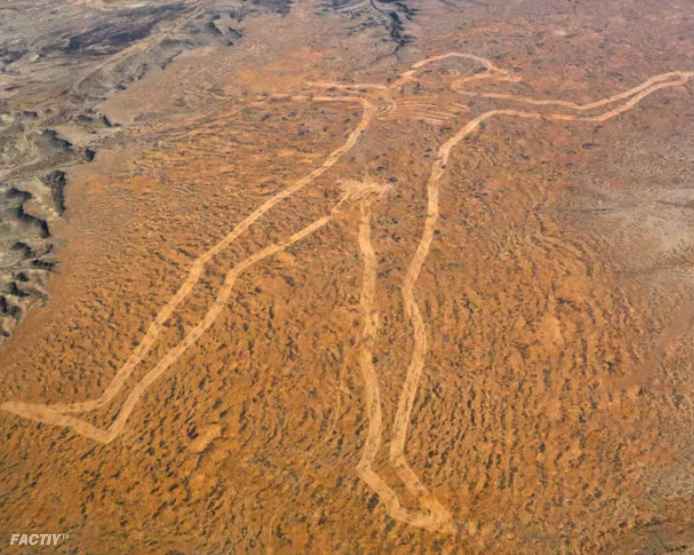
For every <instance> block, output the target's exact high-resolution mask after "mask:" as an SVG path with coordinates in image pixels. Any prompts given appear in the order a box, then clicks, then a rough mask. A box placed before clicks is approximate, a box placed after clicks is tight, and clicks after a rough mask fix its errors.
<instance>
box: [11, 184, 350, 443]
mask: <svg viewBox="0 0 694 555" xmlns="http://www.w3.org/2000/svg"><path fill="white" fill-rule="evenodd" d="M345 199H346V196H344V197H343V198H342V199H341V200H340V202H339V203H338V204H337V205H336V206H335V208H334V209H333V211H332V212H331V213H330V214H329V215H327V216H323V217H322V218H319V219H318V220H316V221H315V222H313V223H311V224H310V225H308V226H306V227H305V228H303V229H301V230H300V231H298V232H296V233H294V234H293V235H291V236H290V237H289V238H288V239H286V240H285V241H283V242H281V243H276V244H273V245H270V246H268V247H265V248H264V249H262V250H260V251H258V252H257V253H255V254H254V255H252V256H250V257H248V258H247V259H245V260H244V261H243V262H240V263H239V264H237V265H236V266H234V267H233V268H232V269H231V270H229V272H228V273H227V274H226V276H225V279H224V284H223V285H222V287H221V288H220V289H219V291H218V293H217V297H216V298H215V300H214V303H213V304H212V306H211V307H210V309H209V310H208V311H207V313H206V314H205V317H204V318H203V320H202V321H201V322H200V323H198V324H197V325H196V326H195V327H194V328H193V329H192V330H191V331H190V332H188V334H187V335H186V336H185V337H184V338H183V340H182V341H181V342H180V343H178V345H176V346H175V347H174V348H172V349H171V350H169V351H168V352H167V353H166V354H165V355H164V356H163V357H162V358H161V359H160V360H159V362H158V363H157V365H156V366H155V367H154V368H153V369H151V370H150V371H149V372H147V374H146V375H145V376H144V377H143V378H142V380H140V382H138V384H137V385H136V386H135V387H134V388H133V390H132V391H131V392H130V394H129V395H128V397H127V399H126V400H125V402H124V403H123V406H122V407H121V409H120V411H119V413H118V416H117V417H116V419H115V420H114V421H113V423H112V424H111V426H109V428H108V429H107V430H102V429H100V428H97V427H96V426H94V425H92V424H90V423H89V422H86V421H84V420H81V419H79V418H76V417H74V416H68V415H66V414H64V413H61V412H59V411H57V410H55V406H51V405H43V404H33V403H22V402H16V401H10V402H6V403H3V404H2V405H0V408H1V409H2V410H4V411H7V412H11V413H14V414H16V415H18V416H21V417H23V418H27V419H29V420H35V421H38V422H43V423H45V424H51V425H54V426H65V427H68V428H72V429H73V430H74V431H75V432H77V433H79V434H81V435H83V436H85V437H88V438H89V439H93V440H94V441H98V442H99V443H110V442H111V441H113V440H114V439H115V438H116V437H118V435H119V434H120V433H121V432H122V431H123V430H124V429H125V425H126V423H127V421H128V417H129V416H130V413H132V411H133V409H134V408H135V406H136V405H137V403H138V402H139V401H140V398H141V397H142V395H143V394H144V393H145V391H146V390H147V388H148V387H149V386H150V385H152V384H153V383H154V382H155V381H156V380H157V379H158V378H159V377H161V375H162V374H163V373H164V372H166V370H167V369H168V368H169V367H170V366H171V365H172V364H174V363H175V362H176V361H177V360H178V359H179V358H180V357H181V356H182V355H183V353H185V351H186V350H188V349H189V348H190V347H191V346H192V345H194V344H195V343H196V342H197V340H198V339H199V338H200V337H201V336H202V335H203V334H204V333H205V332H206V331H207V330H208V329H209V328H210V326H212V324H213V323H214V322H215V320H216V319H217V318H218V317H219V315H220V313H221V312H222V310H224V307H225V306H226V304H227V302H228V301H229V297H230V296H231V292H232V290H233V288H234V284H235V282H236V279H237V278H238V276H239V275H240V274H242V273H243V272H244V271H246V270H247V269H248V268H250V267H251V266H252V265H254V264H256V263H257V262H260V261H261V260H263V259H264V258H267V257H269V256H273V255H275V254H277V253H279V252H281V251H283V250H285V249H286V248H287V247H289V246H291V245H293V244H294V243H297V242H298V241H301V240H302V239H305V238H306V237H308V236H309V235H311V234H312V233H315V232H316V231H318V230H319V229H320V228H321V227H323V226H324V225H326V224H327V223H328V222H330V220H331V219H332V218H333V216H334V215H335V212H336V211H337V210H338V208H339V206H340V205H341V204H342V202H344V200H345Z"/></svg>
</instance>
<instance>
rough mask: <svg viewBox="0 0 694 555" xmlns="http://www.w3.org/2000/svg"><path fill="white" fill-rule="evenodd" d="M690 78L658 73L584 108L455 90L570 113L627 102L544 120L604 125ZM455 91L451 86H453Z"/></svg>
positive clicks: (689, 74) (687, 74) (691, 73)
mask: <svg viewBox="0 0 694 555" xmlns="http://www.w3.org/2000/svg"><path fill="white" fill-rule="evenodd" d="M692 78H694V71H671V72H668V73H662V74H660V75H655V76H654V77H651V78H650V79H647V80H646V81H644V82H643V83H641V84H640V85H637V86H636V87H633V88H631V89H629V90H626V91H624V92H621V93H618V94H615V95H612V96H609V97H607V98H603V99H600V100H596V101H594V102H589V103H586V104H579V103H576V102H570V101H566V100H556V99H536V98H532V97H527V96H518V95H514V94H507V93H482V92H475V91H463V90H459V89H456V90H457V92H459V93H460V94H463V95H465V96H471V97H478V98H490V99H496V100H508V101H511V102H517V103H522V104H529V105H532V106H537V107H549V106H554V107H561V108H566V109H568V110H570V111H572V112H579V113H582V112H590V111H593V110H596V109H598V108H602V107H605V106H609V105H611V104H615V103H617V102H619V101H622V100H628V101H627V102H625V103H624V104H622V105H621V106H618V107H617V108H614V109H612V110H608V111H607V112H605V113H603V114H600V115H597V116H588V117H580V118H577V117H576V116H574V115H564V114H549V115H548V116H547V117H550V119H557V120H567V121H572V120H574V119H580V120H588V121H605V120H607V119H610V118H611V117H614V116H615V115H617V114H620V113H622V112H625V111H627V110H629V109H631V108H632V107H633V106H635V105H636V104H638V103H639V102H640V101H641V100H642V99H643V98H645V97H646V96H648V95H650V94H651V93H653V92H655V91H657V90H659V89H664V88H668V87H676V86H681V85H685V84H686V83H687V82H688V81H689V80H691V79H692ZM454 88H455V85H454Z"/></svg>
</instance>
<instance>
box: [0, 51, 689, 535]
mask: <svg viewBox="0 0 694 555" xmlns="http://www.w3.org/2000/svg"><path fill="white" fill-rule="evenodd" d="M449 58H464V59H469V60H472V61H474V62H476V63H479V64H480V65H482V66H483V67H484V68H485V70H484V71H483V72H481V73H478V74H475V75H473V76H470V77H466V78H462V79H458V80H457V81H455V82H454V83H453V84H452V88H453V89H454V90H455V91H456V92H458V93H462V94H467V95H471V96H483V97H485V98H491V99H497V100H509V101H513V102H521V103H526V104H531V105H534V106H558V107H561V108H566V109H568V110H572V111H575V112H586V111H591V110H595V109H597V108H601V107H604V106H608V105H610V104H615V103H617V102H619V101H624V100H626V102H624V103H623V104H621V105H619V106H616V107H614V108H613V109H611V110H608V111H606V112H603V113H601V114H597V115H592V116H588V115H586V116H581V115H575V114H562V113H543V112H530V111H519V110H511V109H498V110H491V111H488V112H484V113H482V114H480V115H479V116H477V117H476V118H474V119H472V120H471V121H469V122H468V123H466V124H465V125H464V126H463V127H462V128H461V129H460V130H459V131H458V132H457V133H455V134H454V135H453V136H452V137H451V138H450V139H448V140H447V141H446V142H445V143H444V144H443V145H441V147H440V148H439V150H438V152H437V156H436V159H435V161H434V163H433V166H432V169H431V172H430V175H429V178H428V180H427V185H426V189H427V213H426V218H425V221H424V228H423V230H422V233H421V236H420V239H419V242H418V245H417V248H416V251H415V254H414V256H413V258H412V260H411V261H410V263H409V265H408V268H407V272H406V275H405V278H404V280H403V284H402V287H401V294H402V298H403V303H404V308H405V313H406V317H407V319H408V320H409V322H410V324H411V325H412V329H413V334H414V347H413V350H412V354H411V359H410V363H409V365H408V367H407V371H406V377H405V382H404V384H403V387H402V392H401V394H400V397H399V400H398V406H397V411H396V414H395V418H394V424H393V436H392V439H391V441H390V445H389V462H390V464H391V465H392V466H393V468H394V470H395V471H396V473H397V475H398V477H399V478H400V479H401V480H402V482H403V483H404V485H405V486H406V488H407V489H408V491H409V492H410V493H411V494H412V495H413V496H414V497H415V498H416V499H417V500H418V502H419V504H420V506H421V510H419V511H414V510H410V509H405V508H404V507H402V504H401V502H400V500H399V498H398V496H397V495H396V494H395V492H394V491H393V490H392V489H391V488H390V487H389V486H388V485H387V484H386V483H385V481H384V480H383V479H382V478H381V477H380V476H379V475H378V474H377V473H376V472H375V471H374V470H373V463H374V460H375V457H376V454H377V453H378V451H379V450H380V448H381V445H382V435H383V415H382V401H381V394H380V386H379V380H378V375H377V373H376V369H375V367H374V364H373V353H372V346H373V343H374V340H375V338H376V336H377V333H378V317H377V314H376V312H375V287H376V254H375V252H374V249H373V245H372V243H371V215H370V214H371V212H370V202H371V201H370V200H369V198H364V193H365V192H366V194H367V197H368V193H369V192H371V193H373V192H375V190H374V189H373V188H371V189H369V186H367V187H366V189H365V190H358V188H357V190H356V191H347V192H346V193H345V194H344V195H343V197H342V199H341V200H340V202H339V203H338V204H337V205H336V206H335V207H334V208H333V211H332V212H331V213H330V214H329V215H326V216H324V217H322V218H320V219H318V220H316V221H314V222H313V223H312V224H310V225H308V226H306V227H304V228H303V229H301V230H300V231H298V232H296V233H294V234H292V235H290V236H289V237H288V238H287V239H286V240H285V241H283V242H281V243H277V244H274V245H271V246H268V247H266V248H264V249H262V250H261V251H258V252H257V253H256V254H254V255H252V256H250V257H249V258H247V259H246V260H244V261H242V262H241V263H239V264H238V265H236V266H235V267H234V268H232V269H231V270H230V271H229V272H228V273H227V274H226V277H225V281H224V284H223V286H222V287H221V288H220V290H219V291H218V294H217V297H216V299H215V301H214V303H213V304H212V306H211V308H210V309H209V310H208V312H207V313H206V315H205V317H204V318H203V320H202V321H201V322H200V323H199V324H198V325H197V326H196V327H194V328H193V329H192V330H191V331H190V332H189V333H188V335H186V336H185V338H184V339H183V340H182V341H181V342H180V343H179V344H178V345H176V346H175V347H173V348H172V349H171V350H169V351H168V352H167V353H166V355H165V356H164V357H163V358H162V359H161V360H160V361H159V362H158V364H157V365H156V366H155V367H154V368H153V369H151V370H149V371H148V372H147V374H146V375H145V376H144V378H143V379H142V380H141V381H140V382H139V383H138V384H137V385H136V386H135V388H134V389H133V390H132V391H131V392H130V394H129V395H128V397H127V398H126V401H125V402H124V404H123V406H122V407H121V410H120V411H119V414H118V417H117V418H116V420H115V421H114V422H113V424H112V425H111V426H110V427H109V428H108V429H107V430H102V429H98V428H96V427H94V426H93V425H91V424H89V423H88V422H86V421H84V420H81V419H78V418H76V417H73V416H69V414H70V413H79V412H86V411H91V410H95V409H98V408H100V407H103V406H104V405H106V404H107V403H109V402H110V401H112V400H113V399H114V397H115V396H116V395H117V394H118V392H119V391H120V390H121V389H122V387H123V385H124V384H125V381H126V380H127V379H128V377H129V376H130V375H131V374H132V372H133V371H134V369H135V367H136V366H137V364H139V363H140V362H141V361H142V359H143V358H144V357H145V356H146V355H147V354H148V353H149V351H150V350H151V348H152V346H153V345H154V343H155V341H156V340H157V338H158V336H159V335H160V333H161V332H162V330H163V329H164V324H165V323H166V322H167V321H168V320H169V318H171V316H172V315H173V314H174V312H175V310H176V309H177V308H178V307H179V305H180V304H181V303H182V302H183V301H184V300H185V299H186V298H187V297H188V296H189V295H190V294H191V292H192V290H193V287H194V286H195V285H196V283H197V282H198V281H199V280H200V278H201V276H202V274H203V272H204V271H205V266H206V264H207V263H208V262H210V260H211V259H212V258H213V257H215V256H216V255H218V254H219V253H220V252H222V250H223V249H225V248H226V247H228V246H229V245H230V244H231V243H232V242H234V241H235V240H236V239H237V238H238V237H239V236H240V235H241V234H243V233H244V232H245V231H246V230H247V229H248V228H249V227H250V226H251V225H253V224H254V223H255V222H256V221H257V220H259V219H260V218H261V217H262V216H263V215H264V214H265V213H267V212H268V211H269V210H270V209H271V208H273V207H274V206H276V205H277V204H278V203H280V202H281V201H282V200H284V199H286V198H288V197H290V196H291V195H293V194H295V193H296V192H298V191H299V190H301V189H302V188H304V187H306V186H307V185H309V184H310V183H312V182H313V181H314V180H316V179H317V178H318V177H319V176H321V175H322V174H323V173H325V171H327V170H328V169H329V168H331V167H332V166H334V165H335V164H336V163H337V162H338V160H340V159H341V158H342V157H343V156H344V155H345V154H346V153H347V152H349V151H350V150H351V149H352V148H353V147H354V146H355V145H356V144H357V142H358V140H359V138H360V136H361V135H362V133H363V132H364V131H365V130H366V129H367V128H368V126H369V125H370V123H371V122H372V120H373V118H374V116H375V115H376V112H377V109H376V106H375V104H374V103H372V102H370V101H369V100H368V99H367V98H364V97H360V96H303V97H289V96H287V97H285V98H293V99H301V100H309V101H318V102H322V101H324V102H358V103H360V104H361V105H362V108H363V114H362V118H361V120H360V122H359V124H358V125H357V127H356V128H355V129H354V130H353V131H352V132H351V133H350V134H349V136H348V138H347V140H346V142H345V143H344V144H343V145H342V146H340V147H339V148H338V149H336V150H335V151H333V152H332V153H331V154H330V155H329V156H328V158H327V159H326V160H325V162H323V164H322V165H321V166H320V167H318V168H317V169H315V170H313V171H312V172H311V173H309V174H308V175H306V176H305V177H303V178H302V179H300V180H298V181H297V182H295V183H294V184H293V185H291V186H290V187H288V188H287V189H285V190H283V191H282V192H280V193H278V194H277V195H275V196H273V197H271V198H270V199H269V200H267V201H266V202H265V203H264V204H262V205H261V206H260V207H259V208H257V209H256V210H255V211H254V212H253V213H251V215H249V216H248V217H247V218H246V219H244V220H243V221H242V222H241V223H239V224H238V225H237V226H236V227H235V228H234V229H233V230H232V231H231V232H230V233H229V234H228V235H227V236H226V237H225V238H224V239H223V240H222V241H220V242H219V243H217V244H216V245H215V246H214V247H212V248H211V249H210V250H208V251H207V252H205V253H204V254H203V255H201V256H200V257H199V258H197V259H196V260H195V261H194V263H193V265H192V267H191V270H190V272H189V274H188V277H187V278H186V280H185V281H184V282H183V284H182V285H181V287H180V288H179V289H178V291H177V292H176V293H175V294H174V296H173V297H172V298H171V300H170V301H169V302H168V303H167V304H166V305H164V307H163V308H162V309H161V310H160V311H159V313H158V314H157V316H156V318H155V320H154V321H153V322H152V324H150V326H149V328H148V330H147V332H146V333H145V335H144V337H143V338H142V340H141V341H140V343H139V344H138V346H137V347H136V348H135V350H134V351H133V352H132V354H131V355H130V357H129V358H128V360H127V361H126V363H125V364H124V365H123V366H122V367H121V369H120V370H119V371H118V373H117V374H116V376H115V377H114V379H113V380H112V382H111V383H110V384H109V385H108V387H107V388H106V390H105V391H104V393H103V394H102V395H101V396H100V397H99V398H98V399H93V400H89V401H84V402H81V403H72V404H53V405H44V404H30V403H21V402H14V401H13V402H6V403H4V404H2V405H0V408H1V409H2V410H5V411H7V412H11V413H14V414H16V415H18V416H21V417H24V418H28V419H31V420H35V421H39V422H44V423H47V424H52V425H57V426H65V427H69V428H72V429H73V430H74V431H76V432H78V433H80V434H82V435H84V436H86V437H88V438H90V439H93V440H95V441H99V442H101V443H108V442H110V441H113V440H114V439H115V438H116V437H117V436H118V435H119V434H120V433H121V432H122V431H123V430H124V429H125V425H126V423H127V420H128V417H129V416H130V414H131V412H132V411H133V409H134V407H135V406H136V404H137V403H138V402H139V400H140V398H141V397H142V395H143V394H144V393H145V391H146V390H147V388H148V387H149V386H150V385H152V384H153V383H154V382H155V381H156V380H157V379H158V378H159V377H161V376H162V375H163V374H164V373H165V372H166V370H167V369H168V368H169V367H170V366H171V365H172V364H174V363H175V362H176V361H177V360H178V359H179V358H180V357H181V356H182V355H183V353H184V352H185V351H186V350H187V349H188V348H190V347H191V346H192V345H193V344H195V342H196V341H197V340H198V339H199V338H200V337H201V336H202V335H203V334H204V333H205V332H206V331H207V330H208V329H209V327H210V326H211V325H212V324H213V323H214V321H215V320H216V319H217V317H218V316H219V314H220V313H221V312H222V310H223V308H224V306H225V305H226V303H227V302H228V300H229V297H230V295H231V291H232V289H233V286H234V283H235V281H236V278H237V277H238V276H239V275H240V274H241V273H242V272H244V271H245V270H247V269H248V268H249V267H251V266H252V265H253V264H255V263H257V262H259V261H260V260H262V259H264V258H267V257H269V256H273V255H275V254H277V253H279V252H281V251H282V250H284V249H286V248H287V247H289V246H290V245H292V244H295V243H296V242H298V241H301V240H302V239H304V238H306V237H308V236H309V235H311V234H312V233H314V232H315V231H317V230H318V229H320V228H321V227H323V226H324V225H326V224H327V223H328V222H329V221H330V220H331V219H332V217H333V215H334V213H335V211H336V210H337V209H338V208H339V206H340V204H341V203H343V202H345V201H346V200H348V199H352V200H357V199H358V200H361V219H360V223H359V247H360V251H361V253H362V260H363V264H364V271H363V280H362V292H361V298H360V306H361V312H362V318H363V336H362V344H361V352H360V356H359V360H360V367H361V373H362V378H363V381H364V388H365V401H366V407H367V417H368V420H369V422H368V431H367V438H366V442H365V445H364V448H363V452H362V456H361V459H360V462H359V463H358V466H357V472H358V474H359V476H360V477H361V478H362V480H363V481H364V482H365V483H366V484H367V485H368V486H369V487H370V488H371V489H373V490H374V491H375V492H376V493H377V494H378V495H379V497H380V499H381V500H382V502H383V503H384V505H385V507H386V510H387V512H388V514H389V515H390V516H391V517H392V518H394V519H396V520H399V521H402V522H406V523H408V524H410V525H413V526H417V527H422V528H426V529H429V530H432V531H439V532H442V533H452V532H453V531H454V530H455V527H454V525H453V521H452V517H451V515H450V513H449V511H448V510H447V509H445V508H444V507H443V505H442V504H441V503H440V502H439V501H438V500H437V499H436V498H435V497H434V496H433V495H432V494H431V493H430V492H429V490H428V489H427V488H426V487H425V486H424V485H423V484H422V483H421V481H420V480H419V478H418V477H417V475H416V474H415V472H414V471H413V470H412V469H411V467H410V466H409V464H408V462H407V459H406V456H405V447H406V441H407V434H408V429H409V424H410V420H411V414H412V408H413V405H414V401H415V398H416V395H417V391H418V388H419V383H420V381H421V377H422V373H423V369H424V363H425V359H426V356H427V353H428V350H429V343H428V337H427V329H426V324H425V322H424V319H423V317H422V315H421V313H420V310H419V307H418V304H417V301H416V298H415V286H416V283H417V280H418V278H419V275H420V273H421V270H422V268H423V266H424V263H425V261H426V259H427V256H428V254H429V250H430V248H431V244H432V241H433V237H434V230H435V227H436V225H437V222H438V219H439V189H440V182H441V179H442V177H443V176H444V174H445V171H446V166H447V164H448V161H449V158H450V155H451V152H452V151H453V149H454V148H455V147H456V146H457V145H458V144H459V143H460V142H461V141H462V140H464V139H465V138H466V137H468V136H470V135H471V134H473V133H474V132H475V131H477V130H478V129H479V128H480V124H482V123H483V122H485V121H487V120H490V119H493V118H495V117H498V116H508V117H516V118H522V119H544V120H548V121H570V122H574V121H575V122H604V121H607V120H609V119H611V118H614V117H616V116H618V115H620V114H623V113H624V112H627V111H629V110H631V109H632V108H634V107H635V106H636V105H638V103H639V102H640V101H641V100H642V99H644V98H645V97H647V96H648V95H650V94H652V93H654V92H656V91H658V90H660V89H664V88H667V87H675V86H681V85H684V84H686V83H687V82H688V81H689V80H690V79H692V77H694V72H683V71H677V72H670V73H665V74H662V75H657V76H654V77H652V78H650V79H648V80H647V81H645V82H644V83H642V84H640V85H638V86H636V87H633V88H632V89H629V90H628V91H625V92H622V93H619V94H616V95H614V96H611V97H608V98H605V99H601V100H598V101H595V102H592V103H589V104H584V105H580V104H576V103H573V102H567V101H562V100H536V99H532V98H527V97H519V96H514V95H501V94H480V93H472V92H466V91H461V90H459V89H460V88H461V87H462V85H463V84H465V83H467V82H469V81H472V80H480V79H492V80H496V81H517V80H518V78H517V77H516V76H514V75H511V74H510V73H509V72H507V71H506V70H502V69H499V68H497V67H496V66H495V65H494V64H493V63H492V62H491V61H489V60H486V59H484V58H480V57H478V56H475V55H472V54H465V53H458V52H450V53H447V54H443V55H440V56H433V57H431V58H427V59H425V60H422V61H420V62H418V63H417V64H415V65H414V66H412V69H410V70H408V71H406V72H404V73H402V74H401V75H400V78H399V79H397V80H396V81H394V82H393V83H392V84H391V85H389V86H385V85H379V84H373V83H366V84H350V85H346V84H341V83H324V82H321V83H315V84H314V85H315V86H317V87H320V88H323V89H326V88H327V89H335V90H343V89H347V90H349V91H350V92H351V93H356V92H357V91H369V90H372V91H376V92H375V94H376V95H378V97H379V100H384V101H386V102H387V103H388V105H389V106H391V107H392V106H394V105H395V103H396V101H395V100H394V94H395V92H396V89H397V88H399V87H401V86H402V85H404V84H405V83H407V82H409V81H412V80H414V79H416V76H417V71H418V70H419V69H421V68H423V67H426V66H427V65H429V64H431V63H434V62H437V61H440V60H444V59H449ZM627 99H628V100H627ZM442 108H445V107H442Z"/></svg>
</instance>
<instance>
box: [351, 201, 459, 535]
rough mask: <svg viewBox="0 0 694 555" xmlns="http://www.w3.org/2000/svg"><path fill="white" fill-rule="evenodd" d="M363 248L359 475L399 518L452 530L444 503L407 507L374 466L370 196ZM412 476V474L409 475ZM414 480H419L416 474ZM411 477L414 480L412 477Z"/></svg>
mask: <svg viewBox="0 0 694 555" xmlns="http://www.w3.org/2000/svg"><path fill="white" fill-rule="evenodd" d="M359 249H360V251H361V255H362V260H363V264H364V272H363V277H362V291H361V297H360V307H361V313H362V320H363V323H364V324H363V325H364V327H363V331H362V339H361V349H360V353H359V366H360V369H361V375H362V379H363V381H364V397H365V404H366V413H367V418H368V421H369V424H368V429H367V433H366V441H365V442H364V447H363V451H362V455H361V459H360V460H359V463H358V465H357V473H358V475H359V477H360V478H361V479H362V480H363V481H364V482H365V483H366V484H367V485H368V486H369V487H370V488H371V489H372V490H373V491H374V492H376V493H377V494H378V496H379V498H380V499H381V502H382V503H383V504H384V506H385V508H386V511H387V512H388V514H389V515H390V516H391V517H392V518H394V519H395V520H398V521H401V522H406V523H407V524H410V525H412V526H417V527H419V528H425V529H428V530H431V531H432V532H451V531H452V529H451V527H450V524H449V523H448V521H449V520H450V515H448V514H447V513H446V512H445V510H444V509H443V507H441V506H440V505H439V506H435V503H428V504H427V505H425V506H426V508H427V509H428V510H427V511H412V510H408V509H405V508H404V507H403V506H402V505H401V504H400V500H399V499H398V496H397V494H396V493H395V492H394V491H393V490H392V489H391V488H390V486H388V484H386V482H385V481H384V480H383V478H381V477H380V476H379V475H378V474H377V473H376V472H375V471H374V469H373V464H374V462H375V460H376V456H377V455H378V451H379V450H380V449H381V445H382V436H383V412H382V403H381V390H380V386H379V383H378V375H377V374H376V369H375V368H374V364H373V352H372V348H373V345H374V343H375V341H376V335H377V333H378V313H377V312H376V308H375V297H376V253H375V252H374V248H373V245H372V243H371V210H370V204H369V201H368V199H367V200H364V201H362V203H361V219H360V222H359ZM407 468H409V467H407ZM412 476H414V473H412ZM408 478H411V477H410V476H408ZM414 480H415V481H416V483H417V484H419V481H418V480H417V478H416V477H415V478H414ZM404 481H405V480H404ZM408 481H409V482H410V483H411V481H412V480H411V479H410V480H408ZM406 483H407V482H406ZM419 486H420V487H419V488H418V489H417V492H416V495H417V497H418V498H420V499H421V498H422V497H423V496H424V495H425V494H426V493H428V492H426V490H425V489H423V486H421V484H419ZM434 501H435V500H434ZM432 507H433V509H432ZM444 513H445V514H444Z"/></svg>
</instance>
